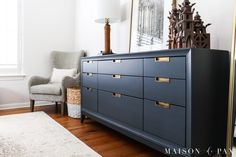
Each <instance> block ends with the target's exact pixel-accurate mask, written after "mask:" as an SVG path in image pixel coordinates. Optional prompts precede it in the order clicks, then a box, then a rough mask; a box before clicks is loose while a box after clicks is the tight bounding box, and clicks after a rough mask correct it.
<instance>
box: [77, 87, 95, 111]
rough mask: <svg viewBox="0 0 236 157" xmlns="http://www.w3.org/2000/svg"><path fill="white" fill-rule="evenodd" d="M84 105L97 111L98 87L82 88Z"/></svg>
mask: <svg viewBox="0 0 236 157" xmlns="http://www.w3.org/2000/svg"><path fill="white" fill-rule="evenodd" d="M81 101H82V103H81V104H82V107H83V108H85V109H88V110H91V111H94V112H97V108H98V107H97V106H98V105H97V89H93V88H86V87H83V88H82V99H81Z"/></svg>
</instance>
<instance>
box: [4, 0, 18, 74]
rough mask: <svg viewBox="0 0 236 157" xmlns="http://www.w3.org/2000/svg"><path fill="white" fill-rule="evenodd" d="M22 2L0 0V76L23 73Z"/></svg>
mask: <svg viewBox="0 0 236 157" xmlns="http://www.w3.org/2000/svg"><path fill="white" fill-rule="evenodd" d="M19 6H20V0H0V75H2V74H19V73H21V44H20V43H21V40H20V39H21V38H20V7H19Z"/></svg>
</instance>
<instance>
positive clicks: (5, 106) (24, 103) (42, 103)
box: [0, 101, 52, 110]
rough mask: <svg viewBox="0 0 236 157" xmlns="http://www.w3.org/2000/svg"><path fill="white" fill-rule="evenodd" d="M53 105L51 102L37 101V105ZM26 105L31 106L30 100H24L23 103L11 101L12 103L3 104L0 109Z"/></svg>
mask: <svg viewBox="0 0 236 157" xmlns="http://www.w3.org/2000/svg"><path fill="white" fill-rule="evenodd" d="M47 105H52V103H49V102H43V101H42V102H36V103H35V106H47ZM24 107H30V103H29V102H23V103H11V104H1V105H0V110H6V109H16V108H24Z"/></svg>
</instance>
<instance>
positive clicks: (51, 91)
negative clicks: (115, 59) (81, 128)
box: [28, 51, 85, 115]
mask: <svg viewBox="0 0 236 157" xmlns="http://www.w3.org/2000/svg"><path fill="white" fill-rule="evenodd" d="M84 55H85V53H84V51H80V52H78V53H75V52H74V53H69V52H58V51H54V52H52V54H51V59H52V68H57V69H72V68H75V69H77V72H78V73H77V74H76V76H75V77H69V76H66V77H64V78H63V80H62V82H59V83H51V82H50V78H44V77H40V76H32V77H31V78H30V80H29V83H28V85H29V97H30V108H31V112H33V111H34V104H35V101H51V102H55V103H56V106H57V104H58V103H60V104H61V114H62V115H64V109H65V102H66V89H67V88H69V87H74V86H79V82H80V76H79V70H80V58H81V57H82V56H84Z"/></svg>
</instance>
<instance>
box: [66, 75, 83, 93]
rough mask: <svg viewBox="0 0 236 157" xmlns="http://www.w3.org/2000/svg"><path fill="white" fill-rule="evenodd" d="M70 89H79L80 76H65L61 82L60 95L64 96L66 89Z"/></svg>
mask: <svg viewBox="0 0 236 157" xmlns="http://www.w3.org/2000/svg"><path fill="white" fill-rule="evenodd" d="M70 87H80V74H77V75H76V76H75V77H70V76H66V77H64V79H63V80H62V94H63V95H65V94H66V88H70Z"/></svg>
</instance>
